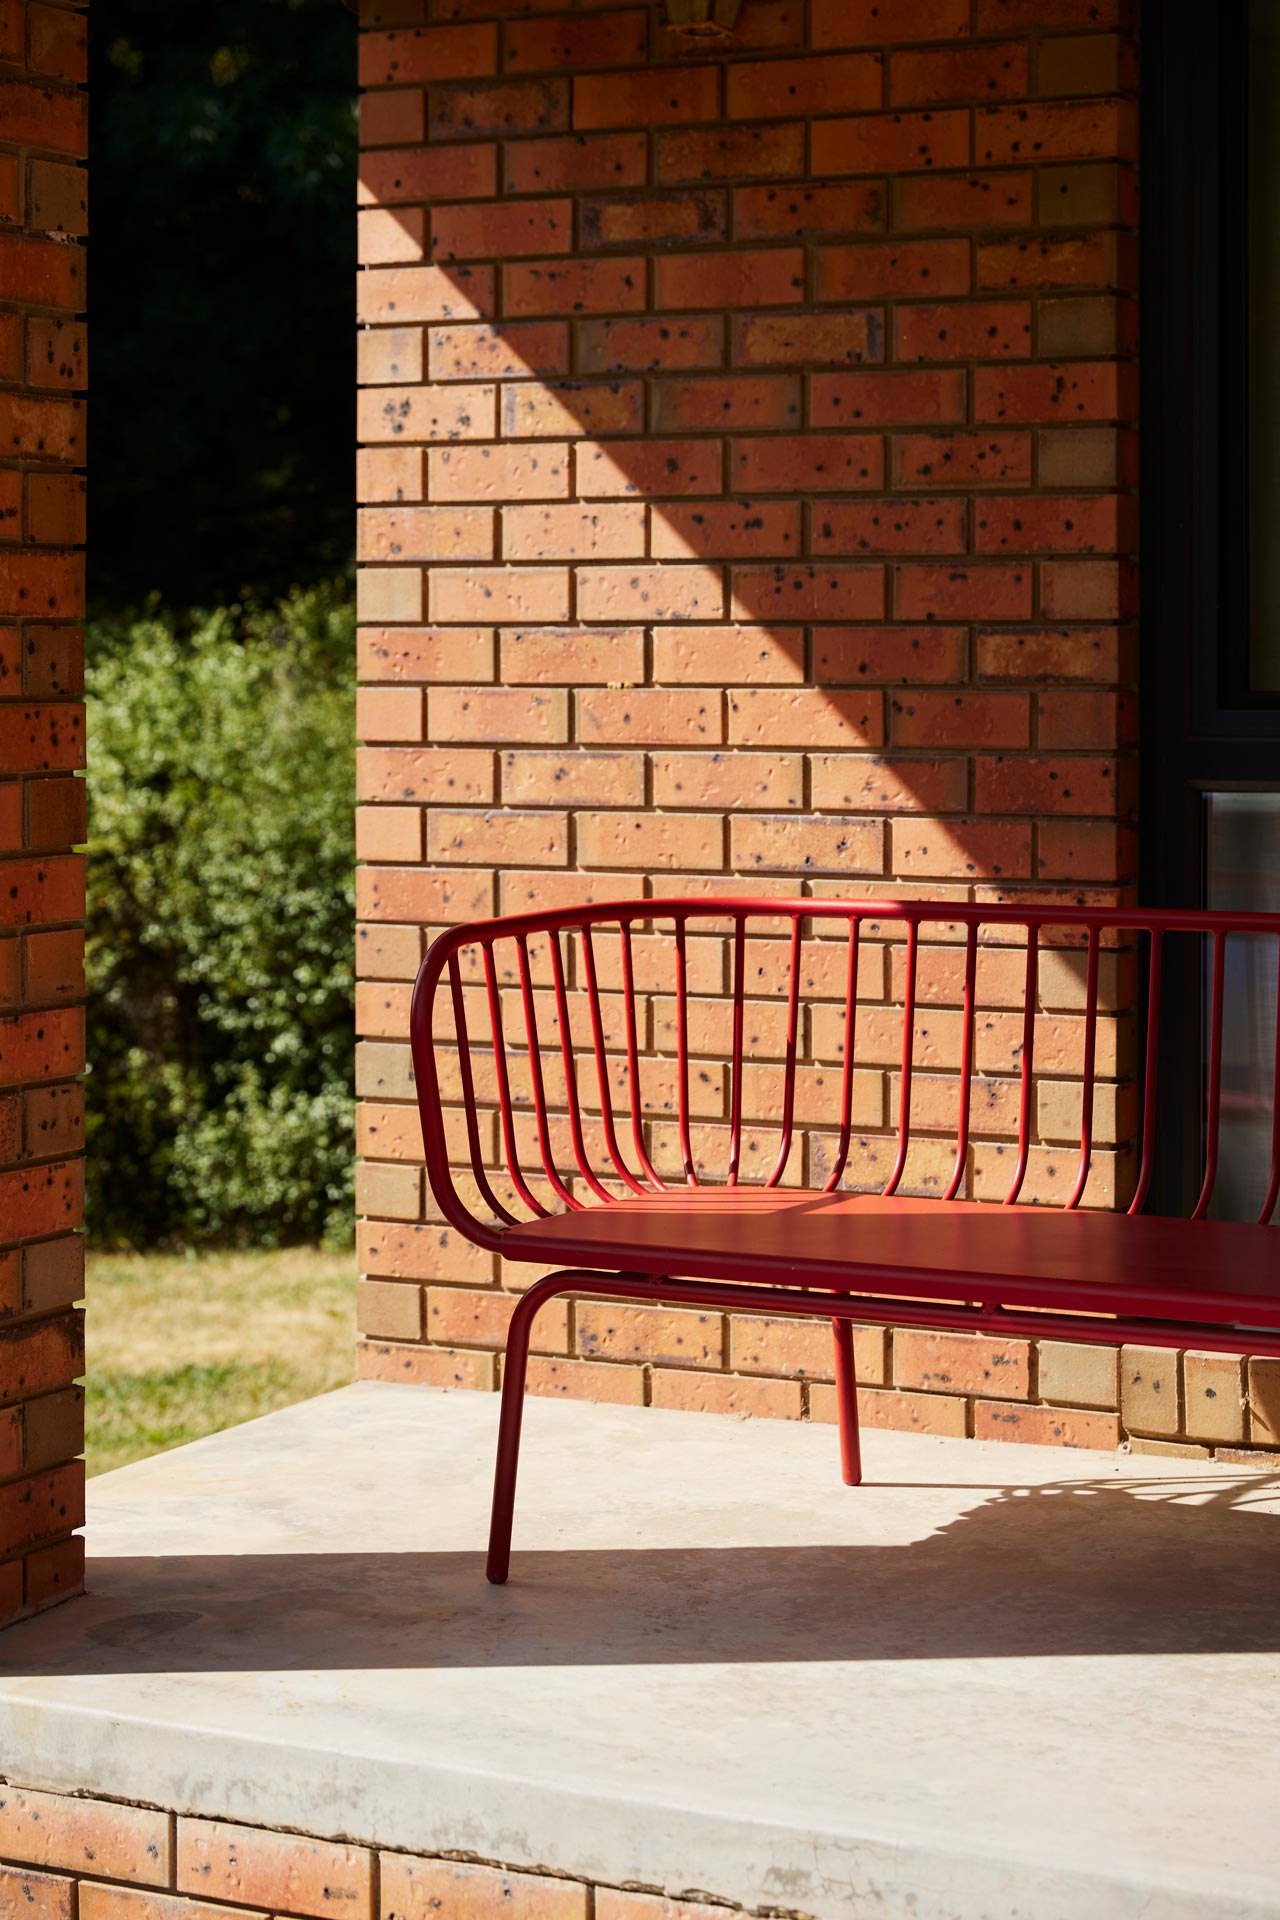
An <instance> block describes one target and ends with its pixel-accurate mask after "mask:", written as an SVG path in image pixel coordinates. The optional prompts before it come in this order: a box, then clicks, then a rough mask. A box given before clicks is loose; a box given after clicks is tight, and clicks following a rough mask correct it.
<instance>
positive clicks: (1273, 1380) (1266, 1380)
mask: <svg viewBox="0 0 1280 1920" xmlns="http://www.w3.org/2000/svg"><path fill="white" fill-rule="evenodd" d="M1249 1438H1250V1439H1251V1440H1252V1441H1253V1442H1254V1443H1255V1445H1259V1446H1264V1447H1265V1446H1272V1447H1275V1446H1280V1360H1251V1361H1250V1362H1249Z"/></svg>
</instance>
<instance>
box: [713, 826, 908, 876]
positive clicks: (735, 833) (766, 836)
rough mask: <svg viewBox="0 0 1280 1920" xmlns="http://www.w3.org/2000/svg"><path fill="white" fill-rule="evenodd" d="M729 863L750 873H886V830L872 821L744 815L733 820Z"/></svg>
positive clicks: (730, 829) (730, 832) (730, 834)
mask: <svg viewBox="0 0 1280 1920" xmlns="http://www.w3.org/2000/svg"><path fill="white" fill-rule="evenodd" d="M729 859H730V862H731V864H732V865H733V866H734V867H735V868H737V869H739V870H743V871H746V872H748V873H751V872H755V871H756V870H758V869H768V868H770V867H774V868H781V869H783V870H784V871H791V872H797V873H814V872H823V871H825V872H828V873H881V872H883V870H884V829H883V827H882V826H881V825H880V823H879V821H872V820H857V821H854V820H826V819H822V818H821V817H819V816H815V815H814V814H805V815H803V816H801V817H790V816H786V815H783V816H781V817H777V816H771V815H768V814H754V815H753V814H739V815H736V816H734V817H733V818H732V819H731V820H730V822H729Z"/></svg>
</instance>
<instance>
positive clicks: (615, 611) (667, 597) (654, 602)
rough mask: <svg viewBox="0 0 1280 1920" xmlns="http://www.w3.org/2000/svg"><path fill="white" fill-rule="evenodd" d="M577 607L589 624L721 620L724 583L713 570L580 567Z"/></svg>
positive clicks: (719, 574) (697, 568) (723, 610)
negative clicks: (600, 622)
mask: <svg viewBox="0 0 1280 1920" xmlns="http://www.w3.org/2000/svg"><path fill="white" fill-rule="evenodd" d="M577 602H578V615H579V618H580V619H583V620H608V621H626V620H718V619H720V618H722V617H723V615H724V612H725V590H724V579H723V576H722V574H721V573H720V571H719V570H718V569H717V568H713V567H681V566H656V567H653V566H649V567H646V566H630V567H579V568H578V569H577Z"/></svg>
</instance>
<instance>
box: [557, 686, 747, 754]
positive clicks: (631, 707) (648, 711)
mask: <svg viewBox="0 0 1280 1920" xmlns="http://www.w3.org/2000/svg"><path fill="white" fill-rule="evenodd" d="M575 704H576V711H577V728H576V731H577V737H578V738H579V739H580V740H582V741H585V742H586V743H588V744H590V745H594V744H595V743H596V742H599V743H601V744H606V743H607V744H609V745H614V744H617V745H624V746H625V745H632V744H635V745H645V744H653V745H667V744H679V743H683V744H685V745H688V746H705V745H707V744H708V743H711V744H715V743H717V742H719V741H720V740H721V739H723V737H724V735H723V717H722V714H721V700H720V696H719V695H718V694H715V693H701V692H693V691H689V692H668V691H666V690H659V689H658V688H649V687H643V688H642V687H637V688H634V689H632V690H631V691H629V692H625V693H619V692H615V691H613V690H612V689H607V690H606V689H602V690H600V691H599V692H594V691H593V692H589V693H579V694H577V695H576V696H575Z"/></svg>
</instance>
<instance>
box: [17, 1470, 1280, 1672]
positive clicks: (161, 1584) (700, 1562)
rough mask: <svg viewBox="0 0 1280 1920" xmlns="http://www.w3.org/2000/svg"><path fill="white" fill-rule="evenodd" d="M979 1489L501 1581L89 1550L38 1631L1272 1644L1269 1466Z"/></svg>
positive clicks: (415, 1567)
mask: <svg viewBox="0 0 1280 1920" xmlns="http://www.w3.org/2000/svg"><path fill="white" fill-rule="evenodd" d="M867 1491H868V1493H869V1494H870V1493H872V1492H874V1494H875V1495H877V1496H878V1495H883V1494H884V1493H886V1492H887V1491H891V1490H889V1489H886V1488H885V1487H884V1485H883V1483H881V1484H880V1485H879V1486H878V1487H877V1488H875V1489H874V1490H872V1489H868V1490H867ZM968 1491H970V1492H971V1493H972V1496H973V1504H972V1505H971V1506H970V1508H969V1509H968V1510H967V1511H966V1512H964V1513H963V1514H961V1515H960V1516H958V1517H957V1518H955V1519H954V1520H952V1521H951V1522H950V1523H949V1524H948V1525H945V1526H943V1527H941V1528H939V1529H938V1530H936V1531H935V1532H932V1533H930V1534H928V1535H926V1536H925V1537H922V1538H917V1539H913V1540H908V1541H905V1542H903V1543H901V1544H891V1545H886V1544H882V1543H880V1542H870V1543H868V1544H865V1545H860V1544H840V1545H778V1546H767V1545H752V1546H739V1547H717V1546H715V1545H714V1544H711V1543H710V1542H708V1544H706V1545H702V1546H672V1547H669V1548H663V1547H640V1548H638V1549H634V1550H628V1549H625V1548H617V1547H609V1548H599V1549H584V1548H577V1547H572V1546H569V1547H565V1548H564V1549H562V1550H557V1551H546V1550H541V1549H537V1548H534V1549H525V1550H523V1551H522V1550H521V1549H520V1545H519V1540H520V1532H521V1529H520V1525H519V1521H518V1520H517V1528H516V1542H517V1545H516V1553H515V1558H514V1561H513V1565H512V1577H511V1584H510V1585H509V1586H508V1587H506V1588H505V1589H495V1588H491V1587H488V1586H487V1585H486V1584H485V1581H484V1574H483V1557H482V1555H481V1554H479V1553H474V1552H404V1553H395V1552H391V1551H385V1550H381V1549H379V1550H376V1551H370V1552H367V1553H363V1552H362V1553H356V1552H340V1551H339V1552H334V1553H325V1554H316V1553H296V1554H289V1553H279V1554H258V1553H245V1554H239V1555H209V1556H173V1557H141V1556H140V1557H135V1558H124V1557H119V1558H113V1559H99V1560H96V1561H94V1562H93V1563H92V1571H91V1581H92V1588H93V1591H92V1592H91V1593H90V1594H89V1595H88V1596H87V1597H85V1598H84V1599H81V1600H77V1601H73V1602H71V1603H70V1604H69V1605H68V1606H67V1607H66V1608H65V1609H60V1610H59V1613H58V1615H57V1616H56V1619H57V1621H58V1625H59V1631H58V1634H57V1636H56V1638H50V1637H48V1636H47V1635H46V1636H45V1637H44V1638H43V1639H42V1642H41V1645H42V1647H43V1648H46V1649H47V1648H48V1647H49V1646H51V1645H55V1644H56V1647H57V1659H56V1666H57V1671H58V1672H60V1673H64V1674H65V1673H125V1672H132V1673H146V1672H189V1673H217V1672H227V1673H234V1672H247V1671H254V1670H270V1671H306V1670H319V1671H335V1672H336V1671H345V1670H349V1669H353V1668H359V1669H370V1668H372V1669H382V1670H386V1669H406V1670H407V1669H432V1668H435V1669H449V1668H454V1669H456V1668H467V1667H540V1666H582V1665H598V1664H603V1665H624V1666H625V1665H637V1664H639V1665H649V1664H657V1665H679V1664H682V1663H686V1662H696V1663H712V1664H720V1663H737V1662H755V1661H771V1662H806V1661H811V1660H815V1659H820V1660H841V1661H863V1660H903V1661H908V1660H910V1661H919V1660H935V1659H957V1658H975V1657H977V1658H986V1659H991V1658H1024V1657H1029V1656H1030V1657H1034V1656H1037V1655H1042V1656H1055V1657H1060V1656H1063V1655H1073V1654H1080V1655H1107V1654H1116V1655H1125V1654H1131V1655H1132V1654H1147V1655H1149V1654H1175V1653H1187V1654H1223V1653H1258V1652H1268V1651H1280V1510H1274V1509H1280V1501H1278V1500H1277V1492H1278V1491H1280V1475H1260V1474H1256V1473H1248V1474H1244V1475H1242V1476H1240V1477H1239V1478H1238V1479H1237V1478H1235V1477H1232V1478H1230V1479H1217V1478H1215V1479H1214V1480H1213V1481H1211V1482H1210V1481H1206V1480H1204V1479H1199V1480H1192V1479H1190V1478H1186V1479H1183V1480H1179V1479H1177V1478H1176V1477H1172V1476H1171V1477H1169V1478H1167V1479H1160V1480H1151V1479H1141V1480H1139V1479H1136V1478H1135V1479H1132V1480H1123V1479H1121V1480H1117V1479H1115V1478H1108V1479H1107V1480H1106V1481H1094V1482H1090V1481H1080V1480H1073V1481H1064V1482H1058V1483H1053V1484H1050V1485H1047V1486H1028V1487H1018V1488H1010V1487H999V1488H996V1487H975V1488H972V1489H970V1490H968ZM852 1497H853V1498H854V1499H857V1498H859V1497H860V1496H859V1495H857V1494H855V1495H853V1496H852ZM869 1512H870V1510H869ZM878 1524H880V1525H883V1524H884V1516H883V1508H882V1510H881V1517H880V1520H879V1522H878ZM585 1531H589V1524H588V1523H584V1532H585ZM37 1624H38V1623H37ZM25 1638H26V1635H25V1634H24V1631H23V1630H22V1629H18V1630H17V1631H16V1633H12V1634H10V1635H6V1636H5V1639H6V1641H7V1642H8V1645H7V1646H5V1647H3V1648H0V1671H9V1672H31V1671H32V1670H33V1666H32V1663H31V1662H30V1661H29V1660H28V1661H24V1658H23V1642H24V1639H25ZM35 1669H36V1670H41V1669H40V1668H39V1663H38V1662H36V1663H35Z"/></svg>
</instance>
